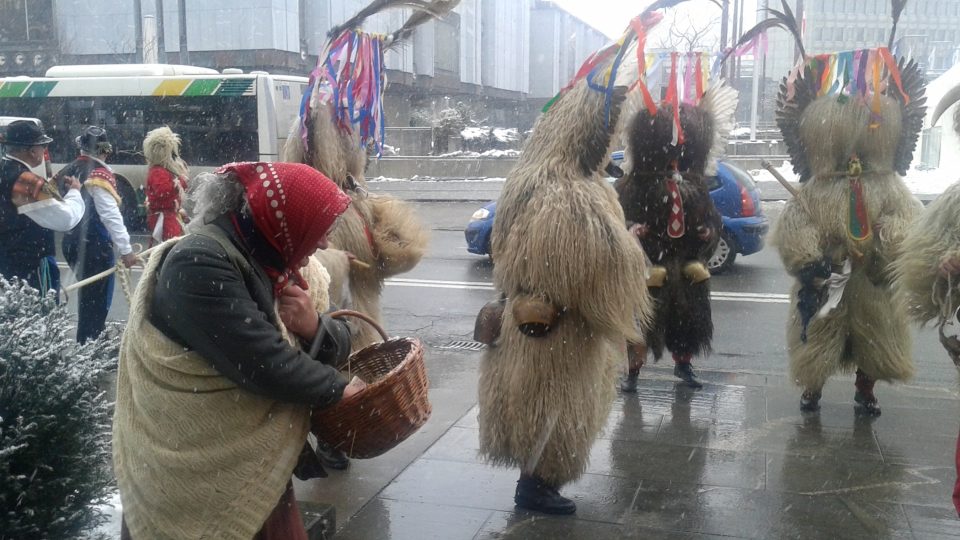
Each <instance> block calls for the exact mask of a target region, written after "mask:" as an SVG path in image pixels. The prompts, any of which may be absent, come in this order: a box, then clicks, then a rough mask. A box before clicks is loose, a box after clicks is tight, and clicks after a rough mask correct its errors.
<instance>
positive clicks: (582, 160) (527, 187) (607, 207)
mask: <svg viewBox="0 0 960 540" xmlns="http://www.w3.org/2000/svg"><path fill="white" fill-rule="evenodd" d="M631 55H633V56H634V57H635V55H636V52H635V49H634V50H633V52H627V54H626V55H625V56H624V58H630V57H631ZM624 71H626V72H628V73H629V72H633V74H634V80H635V79H636V66H633V68H632V69H631V68H628V67H623V68H621V73H623V72H624ZM629 82H631V81H626V82H623V83H622V84H623V86H621V81H620V80H619V79H618V80H617V88H616V90H615V92H614V96H613V98H612V106H611V116H610V126H615V125H616V121H617V117H618V116H619V110H620V106H621V104H622V103H623V100H624V94H625V92H624V90H625V87H624V86H625V85H626V84H629ZM612 131H613V128H612V127H607V126H605V117H604V96H603V95H602V94H600V93H597V92H595V91H593V90H591V89H589V88H588V87H587V84H586V81H583V80H581V81H580V82H579V83H577V84H576V85H575V86H574V87H573V88H572V89H571V90H570V91H569V92H567V93H565V94H563V95H562V96H561V97H560V98H559V100H558V101H557V102H556V103H555V104H554V105H553V107H552V108H551V109H549V110H548V111H547V112H546V113H545V114H544V115H543V116H542V117H541V118H540V120H539V122H538V123H537V125H536V127H535V129H534V131H533V135H532V136H531V138H530V139H529V141H528V142H527V144H526V146H525V148H524V151H523V153H522V155H521V157H520V161H519V163H518V164H517V166H516V167H515V168H514V169H513V171H511V173H510V174H509V176H508V178H507V181H506V184H505V185H504V188H503V193H502V194H501V196H500V199H499V201H498V204H497V219H496V222H495V223H494V229H493V253H494V255H495V257H496V260H497V266H496V267H495V269H494V284H495V286H496V288H497V290H498V291H499V292H500V293H502V294H503V295H504V296H506V298H507V300H506V302H507V305H506V309H505V310H504V317H503V321H502V325H501V327H500V328H501V332H500V336H499V338H498V340H497V342H496V343H495V346H494V347H492V348H490V349H489V350H488V351H487V352H486V353H485V355H484V358H483V361H482V363H481V367H480V389H479V393H480V396H479V398H480V399H479V402H480V450H481V453H482V454H483V455H485V456H486V457H487V458H488V459H489V461H491V462H493V463H495V464H498V465H507V466H517V467H520V468H521V470H522V472H524V473H527V474H533V475H535V476H538V477H539V478H541V479H542V480H544V481H546V482H547V483H548V484H550V485H553V486H557V487H559V486H560V485H562V484H565V483H567V482H570V481H572V480H575V479H576V478H578V477H579V476H580V475H581V474H582V473H583V471H584V469H585V468H586V465H587V459H588V457H589V454H590V447H591V446H592V444H593V441H594V439H595V438H596V436H597V434H598V433H599V431H600V429H601V427H602V426H603V423H604V421H605V420H606V418H607V414H608V413H609V410H610V405H611V403H612V400H613V397H614V385H615V380H616V377H617V365H618V363H619V360H620V359H621V358H622V357H623V344H624V340H625V339H633V340H636V339H639V338H640V336H639V335H638V329H637V327H636V322H637V321H638V320H640V321H644V320H646V319H647V318H648V316H649V314H650V311H651V305H650V300H649V297H648V295H647V291H646V286H645V284H644V282H643V280H639V279H637V278H636V276H637V275H638V274H640V275H642V273H643V268H644V256H643V253H642V251H641V249H640V247H639V245H638V244H637V242H636V241H635V240H634V239H633V237H632V236H631V235H630V234H629V233H628V232H627V230H626V228H625V227H624V217H623V211H622V210H621V208H620V204H619V203H618V201H617V196H616V193H615V192H614V190H613V188H612V187H610V186H609V185H608V184H607V182H606V180H605V179H604V178H603V177H602V175H601V174H600V173H599V171H600V170H602V165H603V164H604V162H605V161H606V156H607V155H608V150H609V146H610V140H611V132H612ZM530 298H533V299H537V300H542V301H545V302H547V303H548V304H550V305H552V306H554V307H555V308H557V309H558V310H560V311H561V314H560V316H559V319H558V321H557V323H556V324H555V325H554V327H553V328H552V330H551V331H550V332H549V333H548V334H547V335H546V336H544V337H539V338H537V337H529V336H527V335H524V334H523V333H521V332H520V330H519V329H518V326H517V321H515V320H514V316H513V314H512V307H513V306H514V305H516V303H517V302H522V301H524V300H525V299H530Z"/></svg>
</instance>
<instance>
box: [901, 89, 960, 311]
mask: <svg viewBox="0 0 960 540" xmlns="http://www.w3.org/2000/svg"><path fill="white" fill-rule="evenodd" d="M958 100H960V86H958V87H956V88H955V89H954V90H953V91H952V92H948V93H947V95H946V96H945V97H944V99H943V100H942V101H941V103H940V105H939V106H938V107H937V110H936V111H935V112H934V114H933V121H932V122H931V125H935V124H936V123H937V120H938V119H939V117H940V116H941V114H942V113H943V112H944V111H946V110H947V109H948V108H949V107H950V106H952V105H953V104H954V103H955V102H957V101H958ZM954 129H955V130H956V131H957V133H960V107H958V108H957V112H956V113H955V116H954ZM950 260H960V182H957V183H955V184H953V185H951V186H950V187H949V188H947V190H946V191H944V192H943V194H941V195H940V196H939V197H937V199H936V200H935V201H933V202H932V203H930V206H928V207H927V208H926V210H924V212H923V215H922V216H921V217H920V219H918V220H917V222H916V223H915V224H914V226H913V227H911V228H910V231H909V233H908V234H907V237H906V240H904V244H903V249H902V252H901V254H900V257H898V258H897V260H896V262H895V263H894V274H895V276H896V283H897V285H898V287H897V293H898V296H899V299H900V301H901V302H902V303H903V305H904V306H905V307H906V309H907V312H908V313H909V314H910V316H911V317H912V318H913V319H914V320H916V321H917V322H920V323H928V322H930V321H933V320H934V319H937V320H938V322H939V323H940V324H943V323H944V322H946V321H947V320H948V319H950V318H951V317H953V316H954V314H955V313H954V312H955V311H956V309H957V308H958V307H960V278H958V277H957V276H956V275H951V274H952V272H949V271H944V272H940V271H939V270H940V268H941V265H942V264H943V263H944V262H947V261H950Z"/></svg>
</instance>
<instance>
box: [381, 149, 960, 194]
mask: <svg viewBox="0 0 960 540" xmlns="http://www.w3.org/2000/svg"><path fill="white" fill-rule="evenodd" d="M495 152H502V153H503V156H506V157H515V156H516V155H518V154H519V152H518V151H515V150H490V151H488V152H484V153H482V154H478V153H477V152H451V153H450V154H444V155H443V156H440V157H479V156H486V157H492V156H493V155H494V154H492V153H495ZM511 153H512V154H511ZM776 170H777V172H779V173H780V174H781V175H782V176H783V177H784V178H785V179H786V180H787V181H788V182H790V183H792V184H794V185H795V186H796V187H799V177H798V176H797V175H796V174H795V173H794V172H793V166H792V165H791V164H790V162H789V161H785V162H783V165H781V166H779V167H777V168H776ZM747 172H749V173H750V176H752V177H753V180H754V182H776V181H777V179H776V178H774V176H773V174H771V173H770V171H768V170H766V169H751V170H749V171H747ZM407 180H415V181H416V180H419V181H431V180H436V178H432V177H426V176H414V177H412V178H389V177H384V176H378V177H375V178H368V179H367V181H368V182H403V181H407ZM466 180H469V181H475V182H502V181H503V180H504V179H503V178H469V179H466ZM903 180H904V182H905V183H906V184H907V188H908V189H909V190H910V192H911V193H913V194H914V195H938V194H940V193H943V192H944V190H946V189H947V188H948V187H950V185H951V184H953V183H954V182H957V181H958V180H960V175H958V174H957V171H954V170H950V169H948V168H943V167H941V168H939V169H929V170H919V169H910V170H909V171H907V175H906V177H904V179H903Z"/></svg>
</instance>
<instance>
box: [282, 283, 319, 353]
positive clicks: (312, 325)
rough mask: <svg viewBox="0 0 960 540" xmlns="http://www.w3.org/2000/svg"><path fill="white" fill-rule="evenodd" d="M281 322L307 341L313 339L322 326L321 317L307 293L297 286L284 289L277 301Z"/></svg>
mask: <svg viewBox="0 0 960 540" xmlns="http://www.w3.org/2000/svg"><path fill="white" fill-rule="evenodd" d="M277 311H278V312H279V313H280V321H281V322H283V325H284V326H286V327H287V330H289V331H290V332H293V333H294V334H296V335H298V336H300V338H302V339H305V340H310V339H313V336H314V335H315V334H316V333H317V327H318V326H319V324H320V315H319V314H318V313H317V310H316V309H315V307H314V305H313V299H311V298H310V295H309V294H307V291H305V290H303V289H301V288H300V287H299V286H297V285H288V286H287V287H284V289H283V291H281V293H280V297H279V298H278V299H277Z"/></svg>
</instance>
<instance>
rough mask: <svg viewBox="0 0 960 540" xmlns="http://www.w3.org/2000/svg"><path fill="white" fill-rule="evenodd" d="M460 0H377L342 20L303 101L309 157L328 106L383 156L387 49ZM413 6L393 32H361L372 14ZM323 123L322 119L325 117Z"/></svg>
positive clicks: (303, 127)
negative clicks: (320, 112) (315, 131)
mask: <svg viewBox="0 0 960 540" xmlns="http://www.w3.org/2000/svg"><path fill="white" fill-rule="evenodd" d="M459 3H460V0H432V1H427V0H374V1H373V2H371V3H370V4H369V5H368V6H367V7H365V8H363V9H362V10H360V12H358V13H357V14H356V15H354V16H353V17H351V18H350V19H348V20H347V21H346V22H344V23H343V24H340V25H337V26H335V27H333V28H332V29H331V30H330V32H329V33H328V34H327V38H328V41H327V43H326V45H325V46H324V48H323V52H322V53H321V54H320V56H319V57H318V59H317V66H316V67H315V68H314V70H313V71H312V72H311V73H310V80H309V82H308V84H307V91H306V92H305V93H304V96H303V100H302V101H301V103H300V137H301V140H302V141H303V145H304V151H305V153H306V154H305V155H306V156H308V157H309V156H310V152H311V144H310V143H311V141H310V138H311V137H312V135H311V129H310V124H311V123H312V122H314V121H317V119H316V118H315V115H316V114H318V112H317V110H318V109H319V108H320V107H321V106H323V105H329V106H330V107H331V108H332V113H333V118H332V121H334V122H335V123H336V124H337V126H338V127H339V128H340V129H341V130H344V131H352V130H356V131H357V132H358V134H359V135H360V146H361V147H363V148H366V147H368V146H370V147H372V148H373V150H375V151H376V154H377V155H378V156H379V155H380V154H381V152H382V150H383V140H384V133H385V125H384V113H383V92H384V90H385V89H386V82H387V76H386V67H385V66H384V60H383V54H384V51H385V50H387V49H389V48H391V47H394V46H396V45H397V44H399V43H401V42H402V41H403V40H405V39H406V38H408V37H409V36H410V35H411V34H412V33H413V30H414V29H415V28H416V27H417V26H419V25H421V24H423V23H425V22H427V21H429V20H430V19H431V18H434V17H436V18H440V17H443V16H444V15H446V14H447V13H448V12H450V10H452V9H453V8H455V7H456V6H457V4H459ZM403 7H407V8H413V9H414V10H415V12H414V14H413V15H411V16H410V18H408V19H407V21H406V22H405V23H404V24H403V26H402V27H400V29H399V30H396V31H395V32H392V33H390V34H369V33H366V32H362V31H360V30H358V28H359V27H360V25H361V24H363V22H364V21H365V20H366V19H367V18H368V17H370V16H372V15H374V14H377V13H380V12H382V11H384V10H387V9H391V8H403ZM321 121H322V120H321Z"/></svg>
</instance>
